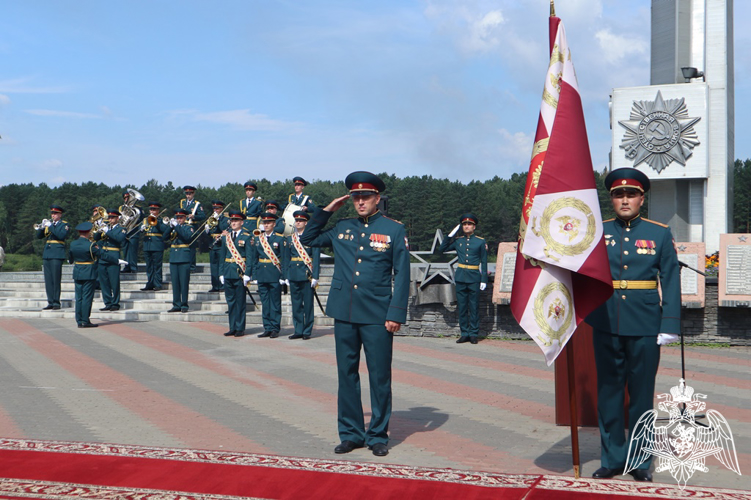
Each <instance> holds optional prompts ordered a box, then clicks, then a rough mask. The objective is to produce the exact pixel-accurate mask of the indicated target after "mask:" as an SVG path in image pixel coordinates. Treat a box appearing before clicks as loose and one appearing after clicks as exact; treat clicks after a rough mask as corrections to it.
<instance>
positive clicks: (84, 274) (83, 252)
mask: <svg viewBox="0 0 751 500" xmlns="http://www.w3.org/2000/svg"><path fill="white" fill-rule="evenodd" d="M92 227H93V224H92V223H91V222H82V223H80V224H79V225H78V226H76V231H78V239H76V240H74V241H73V242H72V243H71V244H70V263H71V264H73V281H74V282H75V290H76V292H75V293H76V323H77V324H78V328H96V327H97V326H99V325H95V324H94V323H92V322H91V320H90V319H89V318H90V317H91V304H92V302H93V301H94V285H95V283H96V280H97V272H98V266H97V261H98V260H99V259H100V258H101V259H102V261H105V260H106V261H107V262H108V263H109V264H113V265H114V264H118V262H119V259H118V258H117V256H116V255H115V253H114V252H106V251H104V250H101V249H100V248H99V246H97V245H96V244H94V242H92V241H91V240H89V235H90V234H91V229H92Z"/></svg>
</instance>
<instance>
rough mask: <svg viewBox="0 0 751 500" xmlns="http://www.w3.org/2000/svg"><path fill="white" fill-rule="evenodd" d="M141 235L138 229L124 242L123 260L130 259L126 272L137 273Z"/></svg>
mask: <svg viewBox="0 0 751 500" xmlns="http://www.w3.org/2000/svg"><path fill="white" fill-rule="evenodd" d="M140 239H141V237H140V236H139V235H138V231H136V232H135V233H134V235H133V236H131V237H130V238H129V239H126V240H125V243H123V260H127V261H128V265H127V266H125V272H129V273H135V272H136V271H138V241H139V240H140Z"/></svg>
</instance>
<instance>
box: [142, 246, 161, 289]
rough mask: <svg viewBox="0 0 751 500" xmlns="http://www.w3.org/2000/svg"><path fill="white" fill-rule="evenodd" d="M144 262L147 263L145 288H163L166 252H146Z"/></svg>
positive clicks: (144, 252)
mask: <svg viewBox="0 0 751 500" xmlns="http://www.w3.org/2000/svg"><path fill="white" fill-rule="evenodd" d="M143 260H145V261H146V286H145V288H162V262H163V260H164V250H158V251H152V250H144V251H143Z"/></svg>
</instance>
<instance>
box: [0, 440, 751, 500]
mask: <svg viewBox="0 0 751 500" xmlns="http://www.w3.org/2000/svg"><path fill="white" fill-rule="evenodd" d="M621 496H624V497H631V498H658V499H662V498H676V497H684V498H702V499H720V498H722V499H733V500H734V499H748V498H751V495H749V494H748V493H745V492H740V491H734V490H720V489H713V488H691V487H687V488H686V489H685V490H684V492H683V495H681V492H680V490H679V489H678V488H677V487H676V486H675V485H658V484H644V483H634V482H633V481H593V480H588V479H583V480H578V481H576V480H574V479H573V478H566V477H562V476H550V475H544V476H542V475H513V474H492V473H484V472H472V471H460V470H454V469H433V468H421V467H410V466H398V465H389V464H376V463H365V462H348V461H343V460H321V459H308V458H291V457H279V456H273V455H257V454H250V453H230V452H221V451H201V450H184V449H171V448H149V447H143V446H122V445H106V444H94V443H73V442H59V441H32V440H20V439H0V498H7V499H10V498H13V499H15V498H46V499H54V500H62V499H74V498H89V499H104V498H106V499H144V500H145V499H157V498H158V499H159V500H171V499H174V500H178V499H179V500H189V499H208V498H212V499H213V498H216V499H236V498H262V499H272V498H273V499H282V498H295V499H299V498H325V499H346V500H352V499H356V498H368V499H382V498H384V499H385V498H399V499H404V498H419V499H423V498H426V499H427V498H435V499H439V498H446V499H449V498H451V499H457V498H458V499H461V500H472V499H484V498H488V499H489V498H494V499H501V500H506V499H509V500H510V499H524V500H542V499H553V500H568V499H572V500H573V499H585V500H589V499H604V498H613V497H621Z"/></svg>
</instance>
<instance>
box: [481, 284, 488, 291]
mask: <svg viewBox="0 0 751 500" xmlns="http://www.w3.org/2000/svg"><path fill="white" fill-rule="evenodd" d="M487 287H488V284H487V283H480V291H481V292H483V291H485V289H486V288H487Z"/></svg>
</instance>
